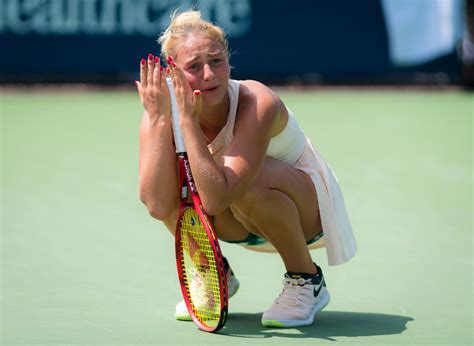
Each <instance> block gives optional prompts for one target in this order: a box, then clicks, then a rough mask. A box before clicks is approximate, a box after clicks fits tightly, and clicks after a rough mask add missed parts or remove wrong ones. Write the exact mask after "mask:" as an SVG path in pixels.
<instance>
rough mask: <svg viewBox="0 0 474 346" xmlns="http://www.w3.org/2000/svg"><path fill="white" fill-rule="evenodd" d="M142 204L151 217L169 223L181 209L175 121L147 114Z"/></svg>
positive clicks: (141, 167)
mask: <svg viewBox="0 0 474 346" xmlns="http://www.w3.org/2000/svg"><path fill="white" fill-rule="evenodd" d="M139 186H140V187H139V190H140V200H141V201H142V202H143V203H144V204H145V205H146V206H147V208H148V211H149V212H150V214H151V215H152V216H153V217H154V218H156V219H159V220H164V219H166V218H167V217H168V216H169V215H170V214H171V213H172V212H173V210H174V209H176V206H177V205H178V202H179V200H178V187H177V186H178V179H177V172H176V153H175V149H174V145H173V134H172V130H171V119H170V118H169V117H160V118H156V117H150V115H149V114H148V113H147V112H145V113H144V114H143V119H142V124H141V127H140V161H139Z"/></svg>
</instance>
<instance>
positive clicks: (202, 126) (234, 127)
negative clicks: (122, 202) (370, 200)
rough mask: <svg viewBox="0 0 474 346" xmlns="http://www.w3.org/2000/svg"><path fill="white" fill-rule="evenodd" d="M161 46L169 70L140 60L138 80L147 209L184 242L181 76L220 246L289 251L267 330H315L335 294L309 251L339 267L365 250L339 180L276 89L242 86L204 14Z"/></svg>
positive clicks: (188, 138) (200, 180)
mask: <svg viewBox="0 0 474 346" xmlns="http://www.w3.org/2000/svg"><path fill="white" fill-rule="evenodd" d="M159 43H160V44H161V51H162V58H163V59H166V62H167V65H168V67H167V68H166V69H163V67H161V62H160V59H159V57H154V56H153V55H151V54H150V55H149V56H148V59H142V61H141V62H140V71H141V73H140V82H137V88H138V92H139V95H140V99H141V102H142V104H143V106H144V108H145V112H144V115H143V119H142V124H141V129H140V198H141V200H142V201H143V203H144V204H145V205H146V206H147V208H148V210H149V212H150V214H151V215H152V216H153V217H155V218H157V219H159V220H162V221H163V222H164V223H165V225H166V226H167V227H168V228H169V230H170V231H171V232H172V233H173V232H174V230H175V227H176V219H177V212H178V207H179V186H178V178H177V175H176V172H177V169H176V155H175V148H174V144H173V135H172V128H171V115H170V100H169V93H168V89H167V88H166V82H165V78H166V77H167V76H169V77H171V78H172V80H173V84H174V89H175V93H176V98H177V103H178V108H179V112H180V125H181V130H182V133H183V137H184V141H185V143H186V148H187V151H188V156H189V161H190V165H191V169H192V171H193V175H194V180H195V183H196V185H197V188H198V190H199V193H200V196H201V199H202V202H203V205H204V208H205V209H206V211H207V213H208V214H210V215H212V217H213V221H214V224H215V228H216V231H217V234H218V237H219V239H221V240H222V241H228V242H231V243H238V244H241V245H244V246H246V247H248V248H250V249H255V250H261V251H274V252H278V254H279V255H280V256H281V259H282V261H283V264H284V266H285V271H286V273H285V275H284V280H283V290H282V292H281V294H280V295H279V296H278V297H277V298H276V299H275V300H274V302H273V304H272V305H271V306H270V307H269V309H268V310H267V311H265V312H264V313H263V316H262V324H263V325H264V326H272V327H292V326H303V325H309V324H312V323H313V320H314V316H315V314H316V313H317V312H318V311H320V310H321V309H323V308H324V307H325V306H326V305H327V304H328V303H329V300H330V295H329V292H328V289H327V287H326V282H325V280H324V276H323V272H322V270H321V268H320V267H319V266H318V265H316V264H315V263H314V262H313V260H312V258H311V255H310V252H309V249H310V248H312V247H317V246H319V244H321V241H322V240H323V241H324V242H325V246H326V250H327V255H328V262H329V264H330V265H336V264H341V263H344V262H346V261H348V260H349V259H350V258H351V257H352V256H353V255H354V254H355V251H356V245H355V241H354V238H353V235H352V230H351V226H350V224H349V221H348V217H347V213H346V209H345V207H344V201H343V198H342V195H341V191H340V189H339V185H338V183H337V180H336V178H335V176H334V174H333V172H332V170H331V169H330V167H329V166H328V165H327V164H326V162H325V161H324V160H323V158H322V157H321V156H320V154H319V153H318V152H317V151H316V150H315V149H314V148H313V146H312V144H311V143H310V141H309V139H308V138H307V137H306V136H305V134H304V132H303V131H302V129H301V128H300V127H299V125H298V123H297V121H296V119H295V117H294V115H293V114H292V112H291V111H290V110H289V109H288V108H287V107H286V106H285V104H284V103H283V102H282V100H281V99H280V98H279V97H278V96H277V95H276V94H275V93H274V92H273V91H272V90H271V89H269V88H268V87H266V86H265V85H263V84H262V83H259V82H257V81H254V80H245V81H243V80H242V81H238V80H233V79H230V66H229V50H228V45H227V41H226V39H225V35H224V33H223V31H222V29H221V28H219V27H217V26H215V25H213V24H211V23H209V22H207V21H205V20H203V19H202V18H201V16H200V13H199V12H198V11H188V12H184V13H181V14H178V15H174V16H173V18H172V21H171V24H170V26H169V27H168V29H167V30H166V31H165V32H164V33H163V34H162V35H161V36H160V38H159ZM323 234H324V235H323ZM226 262H227V261H226ZM226 269H227V278H228V283H229V296H232V295H234V294H235V292H236V291H237V289H238V287H239V282H238V280H237V278H236V277H235V275H234V274H233V272H232V270H231V269H230V266H229V265H228V263H226ZM176 318H177V319H180V320H186V319H189V315H188V313H187V311H186V306H185V304H184V301H183V302H180V303H178V305H177V306H176Z"/></svg>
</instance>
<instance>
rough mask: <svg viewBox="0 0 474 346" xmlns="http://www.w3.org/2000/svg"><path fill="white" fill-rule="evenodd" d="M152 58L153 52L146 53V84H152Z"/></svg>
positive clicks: (153, 62)
mask: <svg viewBox="0 0 474 346" xmlns="http://www.w3.org/2000/svg"><path fill="white" fill-rule="evenodd" d="M153 59H154V56H153V54H151V53H150V54H148V76H147V77H148V84H153V70H154V67H155V61H154V60H153Z"/></svg>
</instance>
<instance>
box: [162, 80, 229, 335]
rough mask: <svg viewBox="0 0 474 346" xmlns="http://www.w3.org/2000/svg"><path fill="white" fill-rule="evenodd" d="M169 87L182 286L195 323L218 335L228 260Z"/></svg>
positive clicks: (224, 311) (222, 318)
mask: <svg viewBox="0 0 474 346" xmlns="http://www.w3.org/2000/svg"><path fill="white" fill-rule="evenodd" d="M167 83H168V89H169V91H170V99H171V116H172V124H173V135H174V141H175V146H176V155H177V157H178V172H179V173H178V175H179V184H180V189H181V199H180V207H179V213H178V221H177V224H176V234H175V249H176V265H177V269H178V277H179V283H180V286H181V292H182V294H183V298H184V301H185V302H186V306H187V308H188V312H189V314H190V315H191V317H192V319H193V321H194V323H196V325H197V326H198V327H199V329H201V330H204V331H206V332H217V331H218V330H219V329H221V328H222V327H223V326H224V324H225V322H226V319H227V311H228V295H227V294H228V293H227V280H226V275H225V270H224V260H223V256H222V253H221V250H220V247H219V241H218V240H217V236H216V232H215V230H214V227H213V225H212V224H211V222H210V218H209V216H208V215H207V214H206V211H205V210H204V208H203V205H202V203H201V199H200V197H199V194H198V191H197V189H196V185H195V183H194V180H193V175H192V173H191V167H190V164H189V161H188V156H187V153H186V148H185V146H184V140H183V136H182V134H181V129H180V126H179V112H178V107H177V103H176V96H175V94H174V91H173V83H172V81H171V79H170V78H167ZM188 196H190V197H191V199H190V200H191V202H188Z"/></svg>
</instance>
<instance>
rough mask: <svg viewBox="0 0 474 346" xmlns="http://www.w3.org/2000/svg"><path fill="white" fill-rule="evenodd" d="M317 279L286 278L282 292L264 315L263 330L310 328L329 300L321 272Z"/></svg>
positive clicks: (295, 276) (302, 277)
mask: <svg viewBox="0 0 474 346" xmlns="http://www.w3.org/2000/svg"><path fill="white" fill-rule="evenodd" d="M317 268H318V271H319V275H309V274H306V275H304V274H302V275H301V274H300V275H297V274H291V273H287V274H285V279H284V280H283V291H282V292H281V293H280V295H279V296H278V298H276V299H275V301H274V302H273V305H272V306H271V307H270V308H269V309H268V310H267V311H265V312H264V313H263V316H262V325H263V326H264V327H280V328H286V327H301V326H308V325H310V324H313V321H314V316H315V315H316V313H317V312H319V311H321V310H322V309H324V308H325V307H326V305H328V304H329V300H330V298H331V296H330V294H329V292H328V290H327V288H326V283H325V281H324V277H323V272H322V271H321V268H319V267H317Z"/></svg>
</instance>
